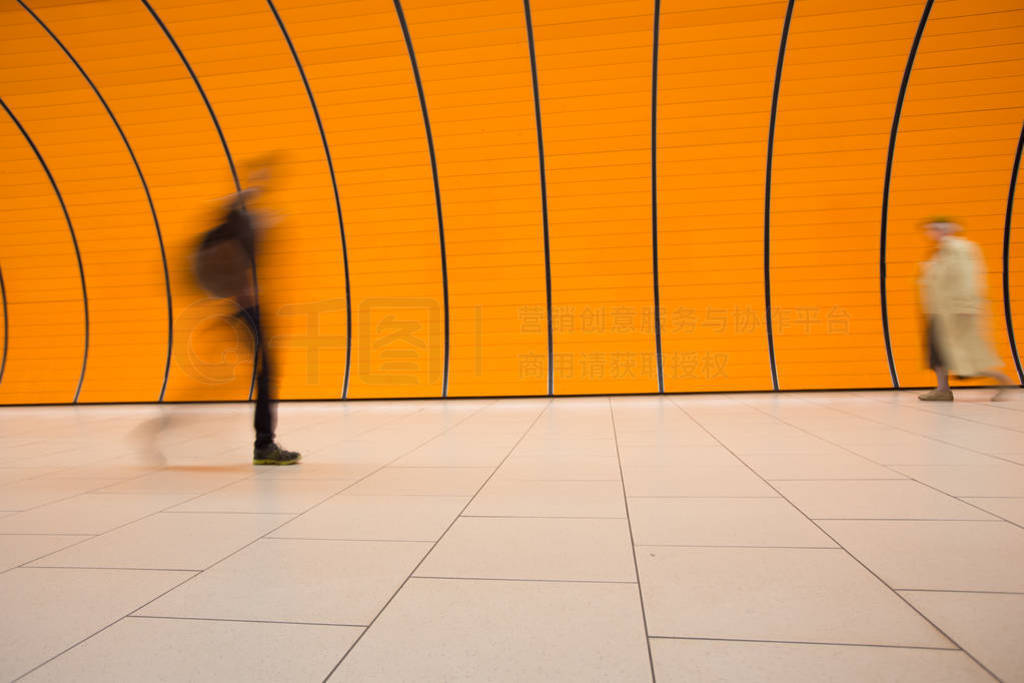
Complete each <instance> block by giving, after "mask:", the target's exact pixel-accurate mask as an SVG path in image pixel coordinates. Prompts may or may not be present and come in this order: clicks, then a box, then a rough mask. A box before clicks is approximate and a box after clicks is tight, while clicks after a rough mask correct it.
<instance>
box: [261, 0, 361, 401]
mask: <svg viewBox="0 0 1024 683" xmlns="http://www.w3.org/2000/svg"><path fill="white" fill-rule="evenodd" d="M267 4H268V5H269V6H270V11H271V12H273V13H274V18H275V19H277V25H278V26H280V27H281V33H282V34H283V35H284V39H285V40H286V41H287V42H288V49H289V50H291V51H292V57H293V58H294V59H295V66H296V67H298V69H299V75H300V76H302V83H303V85H305V86H306V94H307V95H308V96H309V104H310V106H311V107H313V116H314V117H316V126H317V128H319V129H320V140H321V141H322V142H323V145H324V154H325V155H326V156H327V169H328V171H329V172H330V174H331V186H332V187H333V188H334V208H335V209H336V210H337V212H338V230H339V231H340V232H341V260H342V263H343V264H344V269H345V320H346V323H345V334H346V337H347V339H346V341H345V379H344V381H343V383H342V385H341V397H342V398H343V399H344V398H348V381H349V376H350V374H351V372H350V369H351V365H352V287H351V286H350V285H349V270H348V243H347V241H346V240H345V221H344V220H342V217H341V195H340V194H339V193H338V181H337V178H336V177H335V175H334V160H333V159H332V158H331V148H330V146H329V145H328V144H327V133H326V132H325V131H324V124H323V121H322V120H321V119H320V109H319V108H318V107H317V106H316V98H314V97H313V89H312V88H311V87H310V85H309V79H308V78H306V70H305V69H304V68H303V67H302V60H300V59H299V53H298V51H296V49H295V45H294V43H292V38H291V36H290V35H289V34H288V29H286V28H285V26H284V20H283V19H281V15H280V14H279V13H278V11H277V7H275V6H274V3H273V0H267Z"/></svg>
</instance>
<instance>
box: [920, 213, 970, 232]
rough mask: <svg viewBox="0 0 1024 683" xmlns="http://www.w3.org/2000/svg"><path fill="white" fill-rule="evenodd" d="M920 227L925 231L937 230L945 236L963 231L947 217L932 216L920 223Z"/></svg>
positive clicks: (960, 226)
mask: <svg viewBox="0 0 1024 683" xmlns="http://www.w3.org/2000/svg"><path fill="white" fill-rule="evenodd" d="M921 227H923V228H925V229H926V230H938V231H939V232H941V233H943V234H945V235H950V234H952V233H954V232H960V231H961V230H963V229H964V228H963V226H962V225H960V224H959V223H957V222H956V221H955V220H953V219H952V218H950V217H949V216H932V217H931V218H929V219H927V220H925V221H923V222H922V223H921Z"/></svg>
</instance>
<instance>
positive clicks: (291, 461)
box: [252, 443, 302, 465]
mask: <svg viewBox="0 0 1024 683" xmlns="http://www.w3.org/2000/svg"><path fill="white" fill-rule="evenodd" d="M301 458H302V456H301V455H299V454H298V453H295V452H294V451H286V450H285V449H283V448H281V447H280V446H278V445H277V444H276V443H270V444H267V445H266V446H256V447H255V448H253V451H252V464H253V465H296V464H298V462H299V460H300V459H301Z"/></svg>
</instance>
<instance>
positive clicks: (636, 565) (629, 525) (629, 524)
mask: <svg viewBox="0 0 1024 683" xmlns="http://www.w3.org/2000/svg"><path fill="white" fill-rule="evenodd" d="M608 414H609V417H610V419H611V422H612V435H613V436H614V437H615V457H616V459H617V460H618V463H619V483H620V485H621V486H622V505H623V506H624V507H625V508H626V531H627V532H628V533H629V549H630V551H631V552H632V555H633V571H634V572H636V592H637V596H638V597H639V599H640V617H641V619H642V621H643V626H644V643H645V644H646V645H647V661H648V664H649V665H650V670H651V681H652V683H656V682H657V680H658V676H657V673H656V672H655V668H654V652H653V650H652V649H651V638H650V636H651V630H650V628H649V626H648V624H647V608H646V605H645V603H644V589H643V584H642V583H641V582H640V562H639V561H638V560H637V553H636V536H635V535H634V534H633V520H632V519H631V518H630V515H629V495H628V494H627V492H626V477H625V474H624V473H623V470H622V455H621V452H620V450H619V436H618V427H617V425H616V422H615V402H614V400H613V399H612V398H611V397H608Z"/></svg>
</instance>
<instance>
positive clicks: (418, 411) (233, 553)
mask: <svg viewBox="0 0 1024 683" xmlns="http://www.w3.org/2000/svg"><path fill="white" fill-rule="evenodd" d="M493 403H494V401H491V402H490V403H487V404H485V405H483V406H481V407H480V408H478V409H477V410H475V411H473V412H472V413H470V414H469V415H467V416H466V417H464V418H463V419H462V420H459V421H458V422H456V423H455V425H452V427H449V428H448V429H445V430H443V431H442V432H441V434H444V433H446V432H448V431H449V430H451V429H452V428H454V427H455V426H457V425H459V424H462V423H463V422H465V421H466V420H468V419H469V418H471V417H473V416H474V415H476V414H477V413H479V412H480V411H482V410H483V409H484V408H486V407H489V406H490V405H493ZM423 410H424V408H421V409H420V410H417V411H414V412H412V413H406V414H404V415H401V416H399V417H397V418H396V420H401V418H403V417H408V416H410V415H416V414H419V413H420V412H422V411H423ZM393 421H395V420H388V422H393ZM437 436H440V434H438V435H435V436H434V437H431V438H430V439H427V441H424V442H423V443H422V444H420V445H423V444H425V443H429V442H430V441H431V440H433V439H434V438H437ZM418 447H419V446H417V448H418ZM404 455H407V453H403V454H402V455H399V456H398V458H400V457H403V456H404ZM398 458H395V460H397V459H398ZM390 462H394V460H392V461H390ZM388 464H390V463H388ZM300 467H301V465H300ZM385 467H387V464H385V465H381V466H380V467H378V468H377V469H375V470H373V471H372V472H370V473H368V474H367V475H365V476H364V477H363V478H362V479H359V480H357V481H355V482H353V484H352V485H353V486H354V485H355V484H357V483H359V481H362V480H363V479H366V478H367V477H370V476H372V475H374V474H376V473H377V472H379V471H380V470H382V469H384V468H385ZM253 476H255V475H253ZM234 483H238V482H231V484H234ZM231 484H225V486H223V487H220V488H225V487H227V486H230V485H231ZM220 488H218V489H215V491H219V490H220ZM212 492H213V491H209V492H207V493H212ZM340 493H341V491H339V492H338V494H335V495H339V494H340ZM203 495H206V493H203V494H199V496H196V497H197V498H198V497H200V496H203ZM332 497H333V496H332ZM190 500H194V498H193V499H190ZM185 502H186V503H187V502H189V501H185ZM323 502H326V501H321V503H318V504H317V505H320V504H322V503H323ZM314 507H316V506H314ZM311 509H312V508H311ZM153 514H159V513H153ZM150 516H152V515H147V516H146V517H143V518H141V519H146V518H147V517H150ZM136 521H141V520H136ZM291 521H292V520H291V519H289V520H286V521H285V522H283V523H281V524H279V525H278V526H276V527H274V528H273V529H271V530H270V531H268V532H267V533H266V534H264V535H263V536H260V537H259V538H256V539H254V540H252V541H251V542H249V543H247V544H245V545H244V546H243V547H241V548H238V549H237V550H235V551H234V552H232V553H229V554H228V555H226V556H224V557H222V558H221V559H219V560H217V561H216V562H214V563H213V564H211V565H210V566H209V567H207V568H206V569H204V570H202V571H201V572H198V573H195V574H193V575H192V576H189V577H187V578H185V579H184V580H182V581H181V582H180V583H178V584H176V585H174V586H173V587H171V588H169V589H168V590H166V591H164V592H163V593H161V594H160V595H157V596H156V597H154V598H153V599H152V600H149V601H147V602H146V603H145V604H143V605H140V606H139V607H137V608H135V609H134V610H132V611H131V612H129V613H128V614H125V615H123V616H121V617H120V618H118V619H116V620H115V621H113V622H111V623H109V624H107V625H106V626H104V627H103V628H101V629H100V630H98V631H96V632H95V633H93V634H91V635H89V636H86V637H85V638H83V639H81V640H80V641H78V642H77V643H75V644H74V645H72V646H71V647H68V648H67V649H65V650H62V651H61V652H59V653H57V654H56V655H54V656H53V657H50V658H49V659H47V660H46V661H44V662H42V663H41V664H38V665H37V666H35V667H33V668H32V669H30V670H29V671H26V672H25V673H23V674H22V675H20V676H19V677H18V678H17V679H15V681H17V680H21V679H22V678H24V677H25V676H28V675H29V674H31V673H32V672H33V671H36V670H37V669H39V668H41V667H43V666H46V665H47V664H49V663H50V662H52V661H53V660H55V659H57V658H58V657H61V656H63V655H64V654H65V653H67V652H69V651H70V650H72V649H74V648H76V647H78V646H79V645H81V644H82V643H84V642H85V641H87V640H89V639H91V638H93V637H95V636H97V635H99V634H100V633H103V632H104V631H106V630H107V629H108V628H110V627H112V626H114V625H116V624H118V623H120V622H121V621H123V620H124V619H125V618H127V617H131V616H136V613H137V612H138V611H139V610H142V609H145V608H146V607H148V606H149V605H151V604H152V603H154V602H156V601H157V600H159V599H160V598H162V597H163V596H165V595H167V594H168V593H170V592H171V591H174V590H177V589H178V588H181V587H182V586H183V585H185V584H186V583H188V582H189V581H192V580H193V579H195V578H196V577H197V576H201V575H202V574H203V573H205V572H206V571H208V570H210V569H212V568H213V567H215V566H217V565H218V564H220V563H222V562H224V561H225V560H227V559H229V558H231V557H234V556H235V555H237V554H238V553H240V552H242V551H243V550H245V549H246V548H249V547H250V546H252V545H253V544H255V543H257V542H258V541H260V540H261V539H263V538H264V537H266V536H267V535H268V534H270V533H273V532H274V531H277V530H278V529H280V528H281V527H282V526H284V525H285V524H288V523H289V522H291ZM132 523H133V522H129V524H132ZM122 526H127V525H122ZM118 528H120V527H118ZM111 531H113V530H111ZM107 533H109V532H107ZM83 542H84V541H83ZM74 545H77V544H74ZM69 547H73V546H69ZM57 552H59V551H57ZM50 554H51V555H52V554H54V553H50ZM44 557H46V556H44ZM38 559H43V558H38ZM33 561H38V560H33ZM8 571H9V570H8ZM4 573H5V572H0V575H2V574H4ZM360 637H362V634H360Z"/></svg>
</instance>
